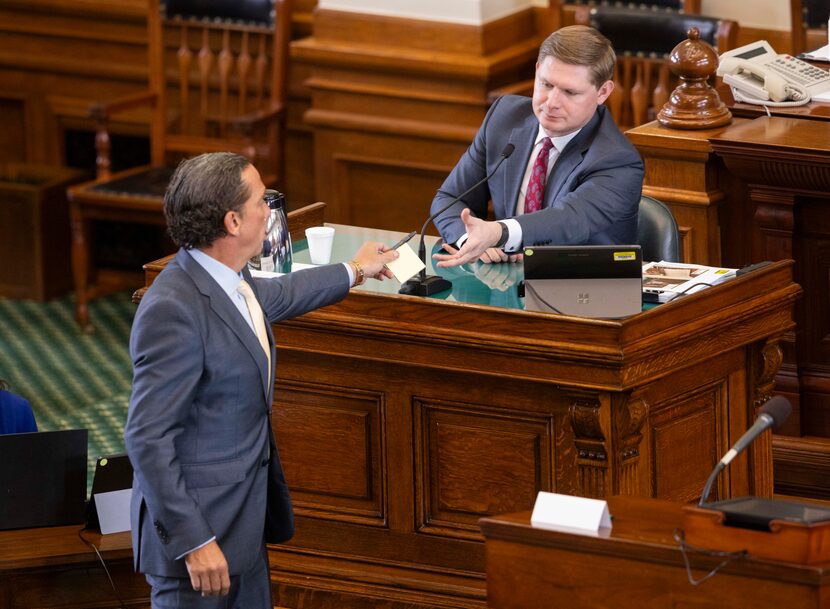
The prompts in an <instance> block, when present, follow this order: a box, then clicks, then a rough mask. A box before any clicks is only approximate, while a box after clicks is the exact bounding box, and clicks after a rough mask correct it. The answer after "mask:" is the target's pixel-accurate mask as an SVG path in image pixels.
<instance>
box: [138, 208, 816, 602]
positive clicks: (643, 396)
mask: <svg viewBox="0 0 830 609" xmlns="http://www.w3.org/2000/svg"><path fill="white" fill-rule="evenodd" d="M289 221H290V220H289ZM336 230H337V232H336V236H335V244H334V252H333V255H332V259H333V260H334V261H341V260H348V259H349V258H350V256H351V255H352V254H353V252H354V251H356V250H357V248H358V245H359V244H360V243H361V242H363V241H365V240H379V241H383V242H384V243H390V244H391V243H394V242H395V241H396V240H397V239H398V238H399V237H400V236H401V234H400V233H395V232H389V231H375V230H370V229H359V228H355V227H348V226H342V225H337V226H336ZM429 246H430V247H432V242H430V243H429ZM303 247H304V244H303V243H302V242H300V241H296V242H295V260H301V261H302V260H307V258H304V256H307V252H304V251H303ZM162 266H163V265H161V264H155V265H150V267H148V282H150V281H152V278H153V276H154V275H155V274H156V273H158V272H159V270H160V269H161V268H162ZM508 266H511V267H512V268H511V269H508ZM493 267H494V268H487V269H481V268H478V269H476V268H474V267H473V268H471V269H469V270H468V271H464V270H458V271H456V272H455V274H454V275H452V276H451V277H450V278H451V279H452V281H453V291H452V293H451V294H449V293H444V294H441V295H439V296H441V297H442V298H417V297H411V296H401V295H398V294H397V288H398V283H397V282H390V281H386V282H383V283H377V282H371V281H370V282H369V283H368V284H367V285H364V286H361V287H360V288H357V289H353V290H352V292H351V293H350V295H349V296H348V297H347V298H346V299H345V300H343V301H342V302H340V303H338V304H336V305H333V306H330V307H326V308H324V309H321V310H318V311H315V312H313V313H310V314H308V315H305V316H303V317H301V318H299V319H295V320H292V321H287V322H283V323H280V324H278V325H276V326H275V327H274V331H275V336H276V341H277V380H276V397H275V403H274V412H273V424H274V429H275V432H276V435H277V440H278V444H279V450H280V455H281V457H282V460H283V465H284V468H285V473H286V477H287V479H288V482H289V485H290V487H291V489H292V499H293V502H294V506H295V510H296V514H297V534H296V537H295V538H294V539H293V540H292V541H291V542H290V543H289V544H287V545H282V546H272V547H271V548H270V559H271V577H272V582H273V587H274V593H275V598H274V601H275V604H276V605H278V606H281V607H291V608H296V607H303V608H315V609H320V608H326V609H328V608H332V609H333V608H335V607H336V608H337V609H342V608H360V609H365V608H369V607H383V608H384V609H403V608H406V609H420V608H426V607H445V608H446V607H453V608H477V609H482V608H483V607H484V605H485V581H484V546H483V544H482V537H481V533H480V530H479V526H478V521H479V519H480V518H481V517H484V516H489V515H492V514H499V513H509V512H518V511H522V510H527V509H530V508H531V507H532V506H533V502H534V500H535V497H536V494H537V492H538V491H540V490H544V491H555V492H560V493H568V494H576V495H582V496H589V497H605V496H609V495H614V494H627V495H639V496H643V497H659V498H663V499H671V500H674V501H681V502H688V501H691V500H693V499H694V498H695V497H696V496H697V495H698V494H699V492H700V489H701V488H702V487H703V484H704V482H705V480H706V477H707V476H708V474H709V472H710V471H711V469H712V467H713V466H714V464H715V462H716V460H717V459H718V458H720V456H721V455H722V454H723V453H724V452H726V450H727V449H728V448H729V446H731V445H732V444H733V443H734V442H735V440H737V438H738V437H739V436H740V435H741V434H742V433H743V432H744V431H745V430H746V429H747V428H748V427H749V426H750V425H751V422H752V420H753V419H754V417H755V414H756V408H757V407H758V406H759V405H760V404H761V403H763V401H764V400H765V399H767V397H768V396H769V395H770V393H771V390H772V379H773V376H774V375H775V372H776V371H777V369H778V365H779V364H780V361H781V354H780V350H779V347H778V343H779V341H780V340H781V337H782V336H783V335H784V334H785V333H786V332H787V331H789V330H790V329H791V328H792V325H793V322H792V316H793V312H792V310H793V303H794V301H795V299H796V298H797V297H798V295H799V293H800V288H799V287H798V286H797V285H796V284H794V283H793V281H792V275H791V265H790V263H789V262H779V263H775V264H773V265H770V266H769V267H767V268H765V269H762V270H759V271H757V272H754V273H750V274H748V275H745V276H742V277H739V278H737V279H735V280H733V281H730V282H728V283H725V284H723V285H719V286H717V287H715V288H711V289H708V290H704V291H701V292H699V293H697V294H693V295H690V296H687V297H684V298H680V299H678V300H676V301H675V302H672V303H668V304H666V305H661V306H659V307H656V308H653V309H651V310H648V311H644V312H643V313H641V314H638V315H635V316H632V317H630V318H627V319H624V320H599V319H588V318H577V317H567V316H559V315H551V314H545V313H536V312H530V311H524V310H522V309H520V308H516V305H517V304H518V300H517V299H515V298H513V301H511V294H515V283H514V285H513V286H512V287H510V288H507V289H505V290H504V291H502V290H501V289H499V288H498V287H497V288H492V289H491V288H488V287H487V286H486V285H484V283H483V280H484V279H485V278H486V279H487V280H488V281H489V280H492V277H490V276H489V275H488V276H486V277H485V276H484V275H483V273H487V272H493V271H494V270H498V265H493ZM476 270H478V272H479V275H476V274H475V272H476ZM503 270H505V272H507V271H508V270H509V271H510V272H513V273H518V272H520V270H521V266H520V265H505V266H504V268H503ZM430 272H432V271H431V269H430ZM442 274H444V273H442ZM502 279H503V280H501V279H500V280H499V283H498V286H499V287H504V284H505V283H506V282H509V281H513V280H515V279H516V277H515V276H512V277H506V278H502ZM496 303H497V304H498V305H499V306H495V305H496ZM716 493H717V496H718V497H719V498H726V497H731V496H738V495H747V494H754V495H760V496H770V495H771V493H772V458H771V449H770V443H769V439H768V437H767V438H762V441H760V442H758V443H756V444H755V445H754V446H753V448H752V449H751V450H750V451H749V453H748V456H744V455H742V456H741V457H739V458H738V459H736V461H735V462H734V463H733V464H732V466H731V467H730V470H729V471H728V472H727V474H726V475H725V476H723V477H721V478H720V479H719V483H718V487H717V489H716Z"/></svg>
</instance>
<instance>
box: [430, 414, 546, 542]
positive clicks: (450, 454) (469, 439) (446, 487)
mask: <svg viewBox="0 0 830 609" xmlns="http://www.w3.org/2000/svg"><path fill="white" fill-rule="evenodd" d="M414 411H415V414H414V419H415V434H416V436H415V449H416V473H417V480H416V498H415V500H416V505H417V519H418V522H417V526H418V527H419V529H420V531H421V532H425V533H435V534H439V535H447V536H452V537H465V538H470V537H471V538H479V535H478V519H479V518H481V517H482V516H486V515H489V514H503V513H507V512H514V511H517V510H527V509H531V508H532V507H533V502H534V501H535V499H536V494H537V493H538V491H540V490H549V489H550V488H551V472H552V470H553V454H552V451H551V438H552V436H553V421H552V419H550V418H549V417H546V416H544V415H539V416H529V415H527V414H524V413H520V412H511V411H510V410H508V409H501V410H498V411H496V410H493V409H488V408H483V407H476V406H474V405H465V406H463V407H462V406H453V405H444V404H427V403H423V402H420V401H416V402H415V407H414Z"/></svg>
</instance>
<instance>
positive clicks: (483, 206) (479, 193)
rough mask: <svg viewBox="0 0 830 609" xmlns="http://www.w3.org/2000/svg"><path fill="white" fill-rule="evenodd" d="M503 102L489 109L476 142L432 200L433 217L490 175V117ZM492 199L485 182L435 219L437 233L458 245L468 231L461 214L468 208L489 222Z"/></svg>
mask: <svg viewBox="0 0 830 609" xmlns="http://www.w3.org/2000/svg"><path fill="white" fill-rule="evenodd" d="M502 99H503V98H499V99H497V100H496V102H495V103H494V104H493V105H492V106H491V107H490V110H489V111H488V112H487V115H486V116H485V117H484V122H482V124H481V127H480V128H479V130H478V133H476V136H475V139H473V143H472V144H470V147H469V148H468V149H467V151H466V152H465V153H464V155H463V156H462V157H461V158H460V159H459V161H458V163H457V164H456V166H455V167H454V168H453V170H452V171H451V172H450V175H448V176H447V179H446V180H444V183H443V184H442V185H441V188H439V189H438V192H437V193H436V194H435V198H434V199H433V200H432V206H431V207H430V215H431V214H434V213H435V212H437V211H438V210H439V209H441V208H442V207H444V206H445V205H448V204H449V202H450V201H452V200H453V199H454V198H455V197H457V196H458V195H460V194H461V193H463V192H464V191H465V190H467V189H468V188H470V187H472V186H473V184H475V183H476V182H478V181H479V180H482V179H484V177H485V176H486V175H487V145H488V141H487V128H488V125H489V123H490V120H491V118H492V117H493V115H494V114H495V113H496V111H497V109H498V108H499V103H500V102H501V101H502ZM490 146H491V148H493V146H497V145H496V144H495V143H494V142H490ZM499 151H501V149H499ZM490 197H491V194H490V189H489V185H488V184H487V183H486V182H485V183H484V184H482V185H481V186H479V187H478V188H476V189H475V190H473V191H472V192H471V193H469V194H467V195H465V196H464V198H463V199H462V200H461V201H458V202H457V203H455V204H454V205H453V206H452V207H450V208H449V209H448V210H447V211H445V212H443V213H442V214H441V215H439V216H438V217H437V218H435V226H436V227H437V228H438V232H439V233H440V234H441V237H442V238H443V239H444V241H445V242H447V243H455V242H456V241H458V238H459V237H461V236H462V235H463V234H464V233H465V232H466V229H465V228H464V223H463V222H462V221H461V219H460V216H461V212H462V210H463V209H464V208H465V207H469V208H470V211H471V212H473V214H474V215H475V216H476V217H478V218H482V219H486V218H487V203H488V202H489V201H490Z"/></svg>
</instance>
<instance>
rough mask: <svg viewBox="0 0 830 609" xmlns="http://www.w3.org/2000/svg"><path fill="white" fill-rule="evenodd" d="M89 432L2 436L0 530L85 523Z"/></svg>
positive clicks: (44, 432)
mask: <svg viewBox="0 0 830 609" xmlns="http://www.w3.org/2000/svg"><path fill="white" fill-rule="evenodd" d="M87 436H88V433H87V430H86V429H64V430H59V431H40V432H33V433H19V434H8V435H0V455H2V459H0V529H23V528H30V527H46V526H58V525H66V524H81V523H83V522H84V505H85V502H86V471H87V464H86V457H87Z"/></svg>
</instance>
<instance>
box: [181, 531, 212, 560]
mask: <svg viewBox="0 0 830 609" xmlns="http://www.w3.org/2000/svg"><path fill="white" fill-rule="evenodd" d="M211 541H216V535H214V536H213V537H211V538H210V539H208V540H207V541H206V542H205V543H203V544H199V545H198V546H196V547H195V548H193V549H191V550H188V551H187V552H184V553H183V554H182V555H181V556H177V557H176V560H181V559H182V558H184V557H185V556H187V555H188V554H190V553H192V552H195V551H196V550H198V549H199V548H204V547H205V546H206V545H208V544H209V543H210V542H211Z"/></svg>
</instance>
